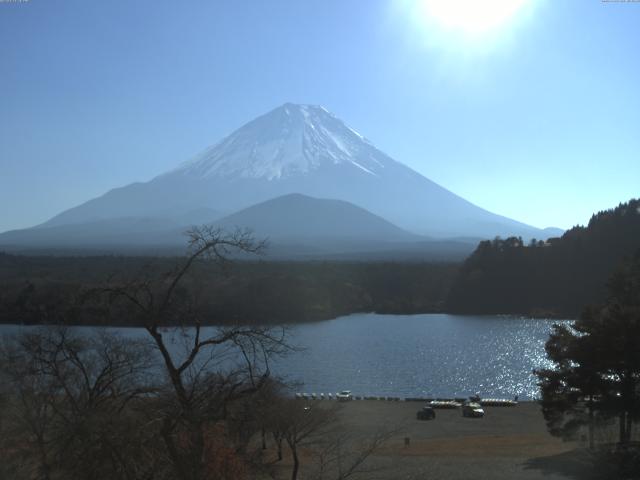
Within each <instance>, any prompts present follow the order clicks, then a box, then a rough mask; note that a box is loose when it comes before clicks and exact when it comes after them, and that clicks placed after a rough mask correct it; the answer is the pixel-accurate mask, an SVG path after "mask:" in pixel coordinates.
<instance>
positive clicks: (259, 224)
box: [216, 193, 422, 243]
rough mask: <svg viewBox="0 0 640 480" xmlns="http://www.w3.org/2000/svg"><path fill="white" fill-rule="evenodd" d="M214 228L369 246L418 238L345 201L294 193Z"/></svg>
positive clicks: (235, 216) (263, 203) (252, 207)
mask: <svg viewBox="0 0 640 480" xmlns="http://www.w3.org/2000/svg"><path fill="white" fill-rule="evenodd" d="M216 225H220V226H222V227H224V228H227V229H232V228H235V227H240V228H243V227H246V228H250V229H251V230H253V231H254V233H255V234H256V235H257V236H268V237H271V238H287V239H303V238H306V239H319V238H341V239H354V240H356V239H357V240H360V241H368V242H372V243H373V242H379V243H382V242H410V241H418V240H421V239H422V238H421V237H419V236H417V235H414V234H411V233H409V232H406V231H404V230H402V229H400V228H398V227H396V226H395V225H393V224H392V223H389V222H387V221H386V220H384V219H383V218H380V217H378V216H376V215H373V214H372V213H370V212H368V211H366V210H365V209H363V208H360V207H357V206H355V205H353V204H351V203H349V202H345V201H342V200H326V199H317V198H312V197H308V196H306V195H301V194H296V193H294V194H289V195H284V196H282V197H278V198H275V199H271V200H267V201H265V202H262V203H259V204H257V205H253V206H251V207H248V208H246V209H244V210H241V211H239V212H236V213H234V214H232V215H229V216H227V217H225V218H223V219H220V220H218V221H217V222H216Z"/></svg>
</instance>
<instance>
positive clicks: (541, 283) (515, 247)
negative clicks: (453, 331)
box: [446, 199, 640, 318]
mask: <svg viewBox="0 0 640 480" xmlns="http://www.w3.org/2000/svg"><path fill="white" fill-rule="evenodd" d="M638 249H640V200H637V199H636V200H631V201H629V202H627V203H622V204H620V205H619V206H618V207H616V208H613V209H610V210H605V211H602V212H599V213H597V214H595V215H593V216H592V217H591V220H590V221H589V224H588V225H587V226H586V227H580V226H579V227H574V228H572V229H571V230H568V231H567V232H566V233H565V234H564V235H563V236H562V237H560V238H552V239H549V240H548V241H535V240H531V241H530V242H528V243H526V242H523V241H522V239H521V238H515V237H511V238H507V239H500V238H496V239H494V240H491V241H483V242H481V243H480V244H479V245H478V248H477V249H476V250H475V252H474V253H473V254H472V255H471V256H470V257H469V258H468V259H467V260H466V261H465V262H464V264H463V265H462V267H461V268H460V272H459V274H458V275H457V277H456V279H455V281H454V282H453V284H452V287H451V290H450V292H449V295H448V298H447V303H446V310H447V311H450V312H452V313H469V314H471V313H473V314H522V315H533V316H546V317H565V318H577V317H578V316H579V315H580V314H581V312H582V309H583V308H584V306H585V305H591V304H598V303H602V302H603V301H604V300H605V299H606V295H607V280H608V278H609V276H610V275H611V274H612V272H613V271H614V270H616V269H617V268H619V267H620V266H621V265H623V264H625V263H627V262H628V261H629V259H630V258H632V257H633V255H634V254H635V252H636V251H638Z"/></svg>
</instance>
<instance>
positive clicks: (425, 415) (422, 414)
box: [416, 406, 436, 420]
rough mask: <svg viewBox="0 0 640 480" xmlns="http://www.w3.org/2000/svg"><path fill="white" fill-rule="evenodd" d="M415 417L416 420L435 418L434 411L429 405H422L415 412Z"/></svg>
mask: <svg viewBox="0 0 640 480" xmlns="http://www.w3.org/2000/svg"><path fill="white" fill-rule="evenodd" d="M416 418H417V419H418V420H435V418H436V411H435V410H434V409H433V408H432V407H429V406H426V407H422V409H421V410H418V413H416Z"/></svg>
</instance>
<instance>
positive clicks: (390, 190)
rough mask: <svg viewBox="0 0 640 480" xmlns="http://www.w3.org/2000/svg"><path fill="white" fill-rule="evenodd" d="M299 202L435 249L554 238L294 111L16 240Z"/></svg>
mask: <svg viewBox="0 0 640 480" xmlns="http://www.w3.org/2000/svg"><path fill="white" fill-rule="evenodd" d="M296 193H297V194H303V195H305V196H310V197H314V198H319V199H333V200H341V201H345V202H350V203H352V204H354V205H355V206H357V207H360V208H362V209H366V210H368V211H369V212H370V213H372V214H373V215H375V216H377V217H381V218H382V219H384V220H386V221H388V222H391V223H392V224H394V225H395V226H397V227H399V228H400V229H402V230H404V231H407V232H411V233H412V234H419V235H426V236H429V237H431V238H433V239H437V238H440V239H442V238H452V237H467V238H468V237H472V238H492V237H495V236H496V235H500V236H509V235H521V236H523V237H525V238H530V237H537V238H546V237H547V236H549V233H550V232H547V231H545V230H540V229H537V228H534V227H532V226H529V225H526V224H524V223H520V222H517V221H515V220H512V219H509V218H506V217H503V216H500V215H497V214H494V213H491V212H489V211H487V210H484V209H482V208H480V207H478V206H476V205H474V204H472V203H470V202H468V201H467V200H465V199H463V198H461V197H459V196H457V195H455V194H454V193H452V192H450V191H449V190H447V189H445V188H443V187H441V186H440V185H438V184H436V183H434V182H432V181H431V180H429V179H428V178H426V177H424V176H422V175H421V174H419V173H417V172H416V171H414V170H412V169H411V168H409V167H407V166H406V165H404V164H402V163H400V162H398V161H396V160H394V159H392V158H391V157H389V156H388V155H386V154H385V153H383V152H381V151H380V150H378V149H377V148H376V147H375V146H374V145H373V144H372V143H371V142H370V141H369V140H367V139H366V138H365V137H363V136H362V135H361V134H359V133H358V132H357V131H355V130H354V129H352V128H350V127H349V126H347V125H346V124H345V123H344V122H343V121H342V120H340V119H338V118H337V117H336V116H334V115H333V114H331V113H330V112H328V111H327V110H326V109H324V108H323V107H320V106H313V105H296V104H291V103H287V104H284V105H282V106H280V107H278V108H276V109H274V110H272V111H270V112H268V113H266V114H264V115H262V116H260V117H258V118H256V119H255V120H253V121H251V122H249V123H247V124H246V125H244V126H242V127H241V128H239V129H237V130H236V131H234V132H233V133H231V134H230V135H229V136H227V137H226V138H224V139H222V140H221V141H220V142H219V143H217V144H215V145H213V146H211V147H209V148H207V149H205V150H204V151H203V152H201V153H200V154H198V155H197V156H195V157H194V158H192V159H191V160H189V161H187V162H184V163H183V164H181V165H179V166H178V167H177V168H175V169H173V170H171V171H168V172H166V173H164V174H162V175H159V176H157V177H155V178H153V179H152V180H150V181H148V182H145V183H133V184H130V185H127V186H124V187H121V188H116V189H113V190H111V191H109V192H107V193H105V194H104V195H102V196H101V197H98V198H95V199H93V200H89V201H88V202H86V203H83V204H81V205H79V206H77V207H74V208H71V209H69V210H67V211H64V212H62V213H60V214H59V215H56V216H55V217H53V218H52V219H50V220H49V221H47V222H45V223H43V224H41V225H38V226H37V227H34V228H32V229H27V230H23V231H20V232H16V231H14V232H7V233H11V235H12V236H11V238H12V240H13V241H15V242H18V243H20V238H22V237H23V236H24V235H27V236H29V235H42V234H44V233H45V232H44V230H45V229H52V228H53V229H55V230H56V232H58V233H57V234H58V235H61V234H60V232H61V231H62V232H64V230H65V229H66V228H69V229H70V231H75V232H77V231H78V228H79V227H80V226H81V225H87V227H89V225H90V224H96V223H99V224H100V225H102V226H103V227H104V226H105V225H108V224H109V223H111V222H116V223H117V224H118V225H119V226H122V225H128V224H130V223H131V219H138V220H139V219H153V222H152V223H153V224H154V227H155V228H156V231H157V227H158V223H160V224H161V223H162V222H166V223H167V230H169V228H174V227H175V225H185V226H186V225H190V224H194V223H204V222H210V221H213V220H217V219H218V218H222V217H223V216H225V215H229V214H232V213H234V212H237V211H239V210H242V209H246V208H248V207H251V206H252V205H255V204H258V203H261V202H264V201H267V200H270V199H274V198H277V197H280V196H283V195H290V194H296ZM214 212H215V215H214ZM123 219H129V220H127V221H126V222H124V223H123ZM138 220H136V221H135V222H134V223H135V224H136V225H137V226H138V227H137V228H138V230H136V232H137V234H138V235H140V234H141V233H143V232H142V231H141V230H140V227H139V225H140V224H142V225H144V224H145V222H147V221H148V220H145V221H142V222H140V221H138ZM105 222H106V223H105ZM327 233H328V234H330V233H331V232H327ZM553 233H554V234H555V233H557V232H555V231H554V232H553ZM5 236H6V234H4V235H0V244H6V239H5V240H3V238H2V237H5ZM12 243H13V242H12Z"/></svg>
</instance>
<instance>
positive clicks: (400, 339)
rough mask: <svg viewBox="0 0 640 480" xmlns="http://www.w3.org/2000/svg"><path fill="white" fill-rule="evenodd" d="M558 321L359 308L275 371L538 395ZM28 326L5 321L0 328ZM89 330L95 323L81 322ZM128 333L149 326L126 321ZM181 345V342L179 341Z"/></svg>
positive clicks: (397, 387) (335, 385)
mask: <svg viewBox="0 0 640 480" xmlns="http://www.w3.org/2000/svg"><path fill="white" fill-rule="evenodd" d="M563 322H564V321H558V320H554V321H551V320H540V319H530V318H520V317H509V316H460V315H446V314H425V315H378V314H372V313H366V314H354V315H349V316H345V317H339V318H336V319H334V320H326V321H322V322H316V323H307V324H302V325H296V326H294V327H292V328H291V335H292V336H291V341H292V343H294V344H295V345H296V346H298V347H302V348H303V349H304V350H302V351H300V352H296V353H294V354H292V355H290V356H288V357H285V358H283V359H278V360H277V361H276V362H275V364H274V365H273V368H272V371H273V372H274V373H276V374H277V375H280V376H283V377H285V378H286V379H287V380H291V381H297V382H301V383H302V384H303V385H301V386H300V387H299V388H297V390H298V391H301V392H307V393H312V392H314V393H318V394H319V393H321V392H322V393H328V392H332V393H335V392H337V391H339V390H343V389H348V390H352V391H353V394H354V395H376V396H398V397H418V396H420V397H422V396H424V397H454V396H455V397H466V396H469V395H470V394H474V393H476V392H480V393H481V395H482V396H483V397H508V398H512V397H513V396H514V395H518V396H519V398H520V399H522V400H525V399H533V398H536V397H537V396H538V387H537V386H536V379H535V377H534V376H533V375H532V370H533V369H535V368H542V367H546V366H549V363H548V361H547V360H546V357H545V351H544V343H545V341H546V340H547V338H548V335H549V332H550V331H551V328H552V325H553V324H554V323H563ZM21 328H23V327H19V326H15V325H2V326H0V333H11V332H15V331H17V330H20V329H21ZM75 328H78V329H83V330H84V329H87V327H75ZM113 330H117V331H119V332H121V333H123V334H124V335H127V336H140V335H145V332H144V331H143V330H141V329H135V328H129V329H127V328H118V329H113ZM176 348H177V347H176Z"/></svg>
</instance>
